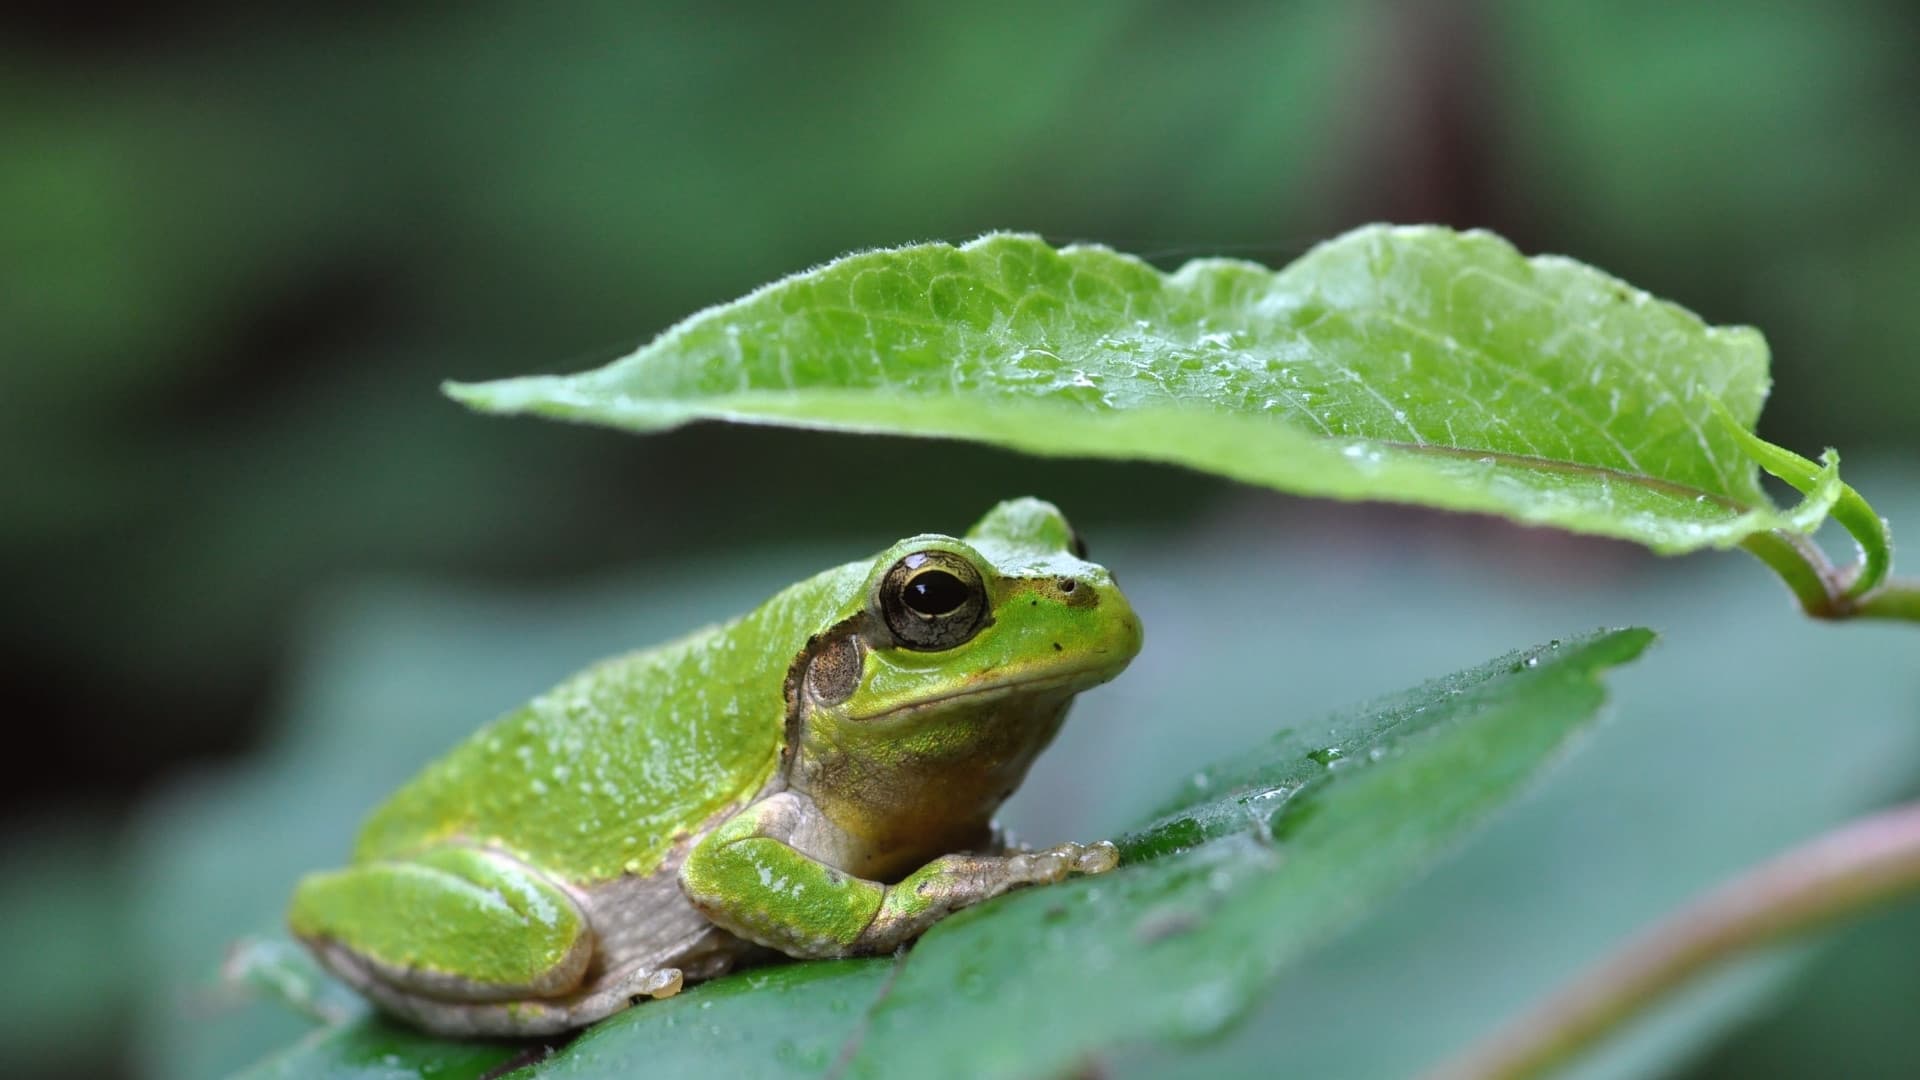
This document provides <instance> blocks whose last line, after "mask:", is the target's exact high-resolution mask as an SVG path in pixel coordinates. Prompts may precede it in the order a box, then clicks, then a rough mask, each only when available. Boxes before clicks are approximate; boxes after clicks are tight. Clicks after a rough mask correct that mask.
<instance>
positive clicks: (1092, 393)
mask: <svg viewBox="0 0 1920 1080" xmlns="http://www.w3.org/2000/svg"><path fill="white" fill-rule="evenodd" d="M1767 389H1768V378H1767V348H1766V343H1765V341H1764V340H1763V339H1762V337H1761V336H1760V334H1759V333H1758V332H1757V331H1755V330H1752V329H1750V328H1745V327H1730V328H1729V327H1714V326H1709V325H1707V324H1705V323H1703V322H1702V321H1701V320H1700V319H1699V318H1697V317H1696V316H1694V315H1693V314H1692V313H1690V312H1688V311H1686V310H1684V309H1682V308H1680V307H1678V306H1676V305H1673V304H1671V303H1667V302H1664V301H1661V300H1658V299H1655V298H1653V297H1651V296H1649V295H1648V294H1647V293H1645V292H1642V291H1640V290H1638V289H1635V288H1633V287H1632V286H1630V285H1628V284H1626V283H1624V282H1622V281H1620V280H1618V279H1616V278H1613V277H1611V276H1609V275H1607V274H1605V273H1602V272H1601V271H1599V270H1596V269H1594V268H1592V267H1589V266H1586V265H1583V264H1581V263H1578V262H1575V261H1573V260H1570V259H1565V258H1560V257H1555V256H1539V257H1534V258H1527V257H1524V256H1522V255H1520V254H1519V253H1518V252H1517V251H1515V250H1514V248H1513V247H1512V246H1511V245H1509V244H1508V243H1506V242H1505V241H1504V240H1501V239H1500V238H1499V237H1496V236H1493V235H1491V234H1488V233H1484V232H1466V233H1457V232H1453V231H1451V230H1447V229H1442V228H1437V227H1388V226H1370V227H1366V228H1362V229H1358V230H1356V231H1354V232H1351V233H1348V234H1346V235H1344V236H1342V237H1339V238H1337V239H1335V240H1332V241H1329V242H1328V243H1325V244H1323V245H1321V246H1319V247H1317V248H1315V249H1313V250H1312V251H1310V252H1308V253H1307V254H1306V255H1305V256H1303V257H1302V258H1301V259H1299V260H1298V261H1296V262H1294V263H1293V264H1291V265H1290V266H1287V267H1286V268H1284V269H1281V270H1277V271H1275V270H1269V269H1267V268H1265V267H1262V266H1258V265H1256V264H1253V263H1247V262H1240V261H1233V260H1223V259H1209V260H1200V261H1195V262H1191V263H1188V264H1187V265H1186V266H1184V267H1182V268H1181V269H1179V270H1177V271H1175V272H1173V273H1171V274H1167V273H1162V272H1160V271H1158V270H1156V269H1154V268H1153V267H1151V266H1150V265H1148V264H1147V263H1145V262H1143V261H1141V260H1139V259H1136V258H1133V257H1131V256H1128V255H1123V254H1119V253H1116V252H1114V251H1111V250H1109V249H1106V248H1102V247H1090V246H1079V247H1068V248H1063V249H1055V248H1052V247H1050V246H1048V245H1047V244H1046V243H1045V242H1043V241H1041V240H1039V239H1038V238H1036V237H1032V236H1024V235H1016V234H994V235H989V236H986V237H983V238H981V239H979V240H977V241H974V242H972V243H970V244H966V245H964V246H959V247H955V246H952V245H948V244H924V245H917V246H912V247H903V248H895V249H889V250H881V251H870V252H864V253H861V254H856V255H851V256H847V257H845V258H842V259H839V260H836V261H834V262H831V263H828V264H826V265H825V266H822V267H819V268H817V269H814V270H810V271H807V272H804V273H801V274H796V275H794V276H792V277H789V278H786V279H784V280H781V281H778V282H775V283H773V284H771V285H768V286H766V287H765V288H762V289H760V290H758V291H756V292H754V293H752V294H750V295H748V296H746V297H744V298H742V299H740V300H738V301H735V302H733V303H730V304H725V305H722V306H719V307H715V308H710V309H708V310H706V311H704V312H701V313H699V314H697V315H695V316H693V317H691V318H689V319H687V320H686V321H684V322H682V323H681V324H679V325H678V326H676V327H674V328H672V329H671V330H669V331H668V332H666V333H665V334H663V335H661V336H660V337H659V338H657V339H655V340H654V341H653V342H651V343H649V344H648V345H646V346H645V347H643V348H641V349H640V350H639V351H637V352H635V353H633V354H632V355H630V356H627V357H625V358H623V359H620V360H617V361H615V362H613V363H612V364H609V365H608V366H606V367H604V368H600V369H598V370H595V371H589V372H584V373H581V374H577V375H566V376H535V377H528V378H519V379H508V380H503V381H499V382H491V383H481V384H472V385H462V384H449V385H448V391H449V392H450V393H451V394H452V395H453V396H455V397H456V398H458V399H459V400H461V401H463V402H465V403H467V404H468V405H471V406H473V407H474V408H477V409H481V410H484V411H488V412H496V413H535V414H540V415H545V416H552V417H559V418H564V419H569V420H577V421H583V422H591V423H599V424H605V425H610V426H613V427H619V428H625V429H628V430H635V431H653V430H659V429H663V428H668V427H673V426H675V425H679V424H683V423H687V422H689V421H693V420H698V419H720V420H732V421H739V422H748V423H768V424H784V425H792V426H800V427H815V428H827V429H836V430H846V431H863V432H884V433H891V434H902V435H920V436H941V437H951V438H961V439H973V440H979V441H983V442H988V443H993V444H996V445H1001V446H1006V447H1010V448H1013V449H1017V450H1022V451H1026V452H1030V453H1038V454H1051V455H1073V456H1089V457H1114V458H1125V459H1144V460H1155V461H1162V462H1170V463H1175V464H1180V465H1185V466H1189V467H1192V468H1195V469H1200V470H1204V471H1207V472H1213V473H1218V474H1221V475H1224V476H1228V477H1233V478H1236V479H1239V480H1242V481H1246V482H1249V483H1255V484H1262V485H1266V486H1269V487H1273V488H1277V489H1279V490H1282V491H1288V492H1294V493H1297V494H1303V495H1316V496H1326V497H1332V498H1340V499H1374V500H1389V501H1396V502H1407V503H1415V504H1419V505H1425V506H1434V507H1440V508H1444V509H1452V510H1469V511H1482V512H1487V513H1495V514H1500V515H1503V516H1505V517H1508V518H1511V519H1514V520H1518V521H1522V522H1528V523H1533V524H1544V525H1553V526H1558V527H1561V528H1565V529H1570V530H1573V531H1577V532H1585V533H1593V534H1598V535H1604V536H1613V537H1619V538H1623V539H1628V540H1633V541H1638V542H1640V543H1643V544H1646V545H1648V546H1649V547H1652V548H1654V549H1655V550H1658V551H1662V552H1681V551H1689V550H1695V549H1699V548H1703V547H1728V546H1732V545H1736V544H1739V543H1740V542H1742V541H1743V540H1745V539H1746V538H1747V537H1749V536H1751V535H1753V534H1755V533H1758V532H1763V531H1767V530H1773V529H1787V530H1791V531H1794V532H1807V531H1810V530H1811V529H1812V528H1814V527H1816V526H1817V525H1818V524H1819V523H1820V521H1821V520H1822V519H1823V518H1824V517H1825V515H1826V513H1827V511H1828V509H1829V508H1830V507H1831V506H1832V505H1833V503H1834V502H1835V500H1836V499H1838V498H1839V497H1840V494H1841V491H1842V485H1841V484H1840V481H1839V476H1838V471H1837V468H1836V467H1835V466H1834V465H1833V464H1832V463H1831V462H1830V463H1829V465H1828V467H1827V468H1826V469H1825V470H1824V471H1822V472H1821V473H1820V474H1819V476H1818V477H1817V478H1816V480H1817V482H1816V483H1814V484H1812V485H1811V486H1810V489H1809V490H1808V493H1807V496H1806V498H1805V500H1804V501H1803V502H1802V503H1801V504H1800V505H1799V506H1798V507H1796V508H1794V509H1793V510H1791V511H1781V510H1778V509H1776V508H1775V507H1774V506H1773V505H1772V504H1771V503H1770V501H1769V500H1768V499H1767V497H1766V495H1765V494H1764V492H1763V491H1762V490H1761V488H1760V486H1759V482H1758V472H1757V469H1756V467H1755V464H1754V460H1753V458H1752V457H1751V456H1749V454H1748V452H1747V451H1746V449H1745V448H1744V447H1743V443H1742V434H1743V433H1750V432H1751V431H1752V429H1753V426H1754V423H1755V422H1756V420H1757V419H1758V417H1759V414H1760V409H1761V405H1762V403H1763V402H1764V400H1765V397H1766V393H1767ZM1748 437H1750V435H1749V436H1748Z"/></svg>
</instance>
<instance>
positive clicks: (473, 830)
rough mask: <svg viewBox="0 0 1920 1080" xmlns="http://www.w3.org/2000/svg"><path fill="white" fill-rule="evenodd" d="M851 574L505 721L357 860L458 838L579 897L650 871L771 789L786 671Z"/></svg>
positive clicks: (421, 790)
mask: <svg viewBox="0 0 1920 1080" xmlns="http://www.w3.org/2000/svg"><path fill="white" fill-rule="evenodd" d="M853 569H855V568H854V567H851V566H850V567H842V568H839V570H836V571H829V572H828V573H826V574H823V575H820V576H819V577H817V578H814V579H810V580H809V581H807V582H803V583H801V584H800V585H797V586H795V587H794V588H792V589H789V590H787V591H786V592H784V593H782V594H780V596H777V597H775V598H774V599H773V600H771V601H769V602H768V603H767V604H766V605H765V606H763V607H762V608H760V609H759V610H757V611H755V612H754V613H753V614H751V615H748V616H746V617H745V618H743V619H740V620H736V621H735V622H732V623H728V624H726V625H723V626H716V627H710V628H708V629H706V630H702V631H700V632H698V633H695V634H693V635H691V636H689V637H686V638H682V639H681V640H679V641H675V642H672V643H670V644H667V645H662V646H659V647H657V648H653V649H647V650H643V651H640V652H635V653H630V654H627V655H625V656H619V657H615V658H613V659H610V660H606V661H603V662H601V663H600V664H597V665H595V666H593V667H591V668H589V669H587V670H585V671H583V672H581V673H579V674H577V675H575V676H573V677H571V678H569V679H567V680H566V681H565V682H562V683H561V684H560V685H559V686H557V687H555V688H554V689H552V690H551V691H548V692H547V693H546V694H544V695H542V696H541V697H539V698H537V699H535V700H534V701H533V702H531V703H530V704H528V705H526V706H523V707H522V708H520V709H518V710H516V711H514V712H512V713H509V714H507V715H506V716H504V717H501V718H500V719H499V720H496V721H495V722H494V723H492V724H490V725H488V726H487V727H485V728H483V729H481V730H480V731H479V732H477V733H476V734H474V735H473V737H471V738H470V739H468V740H467V741H466V742H464V743H462V744H460V745H459V746H457V747H455V748H454V749H453V750H452V751H451V752H449V753H448V754H447V755H446V756H445V757H442V758H440V759H439V760H438V761H435V762H434V763H433V764H431V765H429V766H428V767H427V768H426V769H425V770H424V771H422V772H421V773H420V774H419V775H418V776H416V777H415V778H414V779H413V780H412V781H411V782H410V783H408V784H407V786H405V787H403V788H401V789H400V790H399V791H398V792H396V793H395V794H394V795H393V797H392V798H391V799H389V800H388V801H387V802H386V803H385V804H384V805H382V806H381V807H380V808H379V809H378V810H376V811H375V812H374V815H373V817H372V818H371V819H369V820H368V822H367V825H366V828H365V829H364V830H363V831H362V833H361V835H360V842H359V845H358V847H357V848H356V851H355V858H356V859H357V860H361V861H365V860H369V859H379V858H386V857H391V856H395V855H399V854H403V853H406V852H408V851H412V850H418V849H420V848H423V847H427V846H430V845H432V844H435V843H440V842H445V841H451V840H459V841H462V842H466V843H476V844H483V845H487V846H491V847H496V848H499V849H501V850H504V851H508V852H512V853H514V854H516V855H519V856H521V857H523V858H525V859H526V860H528V861H529V862H530V863H532V864H534V865H538V866H541V867H543V868H545V869H547V870H549V871H551V872H555V873H559V874H562V875H565V876H566V877H567V879H568V880H571V881H574V882H577V883H587V882H591V881H603V880H607V879H610V878H613V877H617V876H619V875H620V874H622V873H632V874H646V873H651V872H652V871H653V870H654V869H655V868H657V867H658V866H659V865H660V863H661V861H662V859H663V858H664V857H665V855H666V854H667V852H668V850H669V849H670V848H672V846H673V845H674V843H675V842H676V841H677V840H679V839H681V838H683V837H685V836H686V835H688V834H689V833H690V832H691V831H692V830H695V829H697V828H699V827H700V826H701V825H702V824H703V823H706V822H708V821H709V820H710V819H712V818H713V817H714V816H715V815H717V814H719V813H720V812H721V811H723V810H726V809H728V808H729V807H734V806H739V805H742V804H744V803H745V802H746V801H748V800H749V799H751V798H752V797H753V796H754V795H755V794H756V793H757V792H759V791H760V790H761V789H762V788H763V787H764V786H765V785H766V783H767V781H768V780H769V779H771V778H772V776H773V772H774V770H775V769H776V768H777V767H778V765H779V759H780V749H781V742H782V739H783V737H784V730H785V724H786V700H785V692H784V684H785V681H786V673H787V667H788V665H789V663H790V662H791V661H792V659H793V657H794V656H795V655H797V654H798V653H799V651H800V650H801V649H802V648H803V647H804V646H805V643H806V640H807V637H808V635H809V634H811V633H812V632H814V630H815V629H817V628H818V627H817V626H816V625H814V624H815V623H817V622H818V612H819V610H820V609H819V606H818V603H817V601H818V597H811V596H810V594H814V593H816V592H818V591H819V590H820V589H823V588H831V587H833V586H837V585H840V584H841V582H840V581H839V580H838V579H839V578H843V577H845V576H846V573H847V572H848V571H850V570H853ZM810 599H811V600H812V601H813V602H809V601H810Z"/></svg>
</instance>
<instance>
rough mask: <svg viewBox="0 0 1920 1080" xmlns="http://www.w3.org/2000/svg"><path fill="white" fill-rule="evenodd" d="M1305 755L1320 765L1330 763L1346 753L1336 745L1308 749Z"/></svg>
mask: <svg viewBox="0 0 1920 1080" xmlns="http://www.w3.org/2000/svg"><path fill="white" fill-rule="evenodd" d="M1307 756H1308V757H1309V758H1312V759H1313V760H1315V761H1317V762H1319V763H1320V764H1322V765H1332V764H1333V763H1334V762H1336V761H1339V760H1340V759H1341V758H1343V757H1345V756H1346V754H1345V753H1343V752H1342V751H1341V750H1340V748H1339V747H1337V746H1323V747H1321V748H1320V749H1318V750H1311V751H1308V753H1307Z"/></svg>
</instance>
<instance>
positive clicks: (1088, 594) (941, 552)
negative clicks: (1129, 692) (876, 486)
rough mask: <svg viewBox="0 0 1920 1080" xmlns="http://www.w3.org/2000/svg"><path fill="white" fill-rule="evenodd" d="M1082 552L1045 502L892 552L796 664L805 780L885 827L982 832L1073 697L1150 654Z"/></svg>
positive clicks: (1131, 617) (1125, 607)
mask: <svg viewBox="0 0 1920 1080" xmlns="http://www.w3.org/2000/svg"><path fill="white" fill-rule="evenodd" d="M1085 556H1086V549H1085V548H1084V547H1083V546H1082V545H1081V543H1080V541H1079V538H1078V536H1077V535H1076V534H1075V533H1074V531H1073V528H1072V526H1070V525H1068V524H1067V520H1066V518H1065V517H1064V516H1062V515H1061V513H1060V511H1059V510H1057V509H1055V508H1054V507H1053V506H1052V505H1051V504H1049V503H1045V502H1041V501H1040V500H1038V499H1016V500H1012V501H1009V502H1005V503H1001V504H1000V505H999V506H996V507H994V509H993V510H992V511H990V512H989V513H988V514H987V515H986V516H985V517H984V518H982V519H981V520H980V521H979V523H978V524H976V525H975V526H974V527H973V528H972V529H971V530H969V531H968V532H967V534H966V535H965V536H964V537H957V538H956V537H951V536H942V535H937V534H926V535H921V536H914V537H909V538H907V539H905V540H902V541H900V542H899V543H897V544H894V545H893V546H892V547H889V548H888V549H887V550H885V551H883V552H881V553H880V554H879V555H878V556H877V557H876V558H875V559H874V560H873V563H872V565H871V567H870V569H869V570H868V573H867V576H866V579H865V582H864V584H863V586H862V589H863V592H862V594H861V596H860V597H859V598H858V599H857V603H858V607H857V609H855V610H852V613H851V614H850V615H849V616H848V617H846V618H843V619H842V620H840V621H839V622H838V623H837V624H835V625H834V626H833V627H831V628H830V629H828V630H826V631H824V632H823V633H821V634H818V635H816V636H815V637H814V639H813V641H811V642H810V643H809V645H808V648H807V650H806V652H805V653H803V655H802V656H801V657H800V658H799V660H798V661H797V662H796V663H795V665H794V671H793V681H792V682H791V683H790V686H789V692H790V694H792V695H793V698H792V699H791V700H792V702H793V705H794V706H795V708H794V711H793V715H792V719H793V721H794V722H795V730H794V731H793V732H791V733H790V738H791V739H792V740H793V742H792V744H791V745H793V746H794V747H795V748H796V749H797V750H798V751H799V755H798V762H799V764H800V766H801V768H800V769H799V771H797V772H796V773H795V777H794V779H795V783H796V784H798V785H800V786H802V787H804V788H805V789H806V790H808V791H810V792H811V793H812V794H813V795H814V796H815V798H816V799H817V800H820V801H821V802H822V804H823V807H824V808H825V809H827V810H828V812H829V813H830V814H832V813H833V811H834V809H835V804H836V803H838V804H840V806H841V808H842V809H843V810H846V813H845V814H843V815H835V816H836V817H848V818H855V817H859V818H866V817H873V816H878V817H882V818H885V819H887V829H888V830H889V831H892V830H897V829H899V828H906V829H908V830H909V831H912V830H915V829H918V830H920V831H922V832H924V831H928V830H932V831H938V830H940V829H941V828H943V827H947V826H951V827H952V828H978V827H984V826H985V824H986V821H987V819H989V818H990V817H991V815H992V813H993V810H994V809H995V808H996V807H998V805H999V803H1000V801H1001V800H1002V799H1004V798H1006V796H1007V795H1008V794H1009V793H1011V792H1012V790H1013V788H1014V786H1016V785H1017V784H1018V783H1019V782H1020V779H1021V778H1022V777H1023V776H1024V775H1025V773H1026V770H1027V766H1028V765H1029V764H1031V762H1032V760H1033V758H1034V756H1035V755H1036V754H1038V753H1039V752H1040V750H1041V749H1042V748H1043V747H1045V746H1046V744H1047V743H1048V742H1049V741H1050V740H1051V739H1052V738H1053V735H1054V733H1055V732H1056V731H1057V730H1058V728H1059V725H1060V720H1061V718H1062V716H1063V715H1064V714H1065V711H1066V706H1067V703H1068V702H1069V701H1070V700H1071V698H1072V697H1073V695H1074V694H1076V693H1079V692H1080V691H1082V690H1085V689H1088V688H1089V687H1093V686H1097V685H1099V684H1100V683H1103V682H1106V681H1107V680H1108V679H1111V678H1113V677H1114V676H1115V675H1118V674H1119V673H1120V671H1121V669H1123V668H1125V667H1126V666H1127V663H1128V661H1130V660H1132V659H1133V657H1134V654H1136V653H1138V652H1139V651H1140V640H1141V632H1140V620H1139V618H1138V616H1136V615H1135V614H1134V612H1133V608H1132V606H1131V605H1130V604H1128V603H1127V598H1126V597H1125V595H1123V594H1122V593H1121V592H1120V589H1119V586H1117V585H1115V584H1114V580H1113V575H1112V574H1110V573H1108V572H1107V569H1106V568H1105V567H1103V566H1101V565H1099V564H1098V563H1093V562H1089V561H1087V559H1086V557H1085ZM852 606H853V605H852V603H850V604H849V608H852ZM855 804H858V805H857V807H856V805H855ZM939 819H954V820H952V821H949V822H945V823H943V822H942V821H941V820H939ZM962 819H964V820H962ZM842 824H843V826H850V825H851V824H852V822H851V821H843V822H842ZM869 824H874V825H876V826H877V825H878V822H870V823H869ZM901 842H905V841H901Z"/></svg>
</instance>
